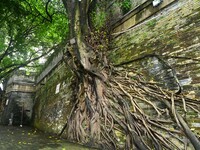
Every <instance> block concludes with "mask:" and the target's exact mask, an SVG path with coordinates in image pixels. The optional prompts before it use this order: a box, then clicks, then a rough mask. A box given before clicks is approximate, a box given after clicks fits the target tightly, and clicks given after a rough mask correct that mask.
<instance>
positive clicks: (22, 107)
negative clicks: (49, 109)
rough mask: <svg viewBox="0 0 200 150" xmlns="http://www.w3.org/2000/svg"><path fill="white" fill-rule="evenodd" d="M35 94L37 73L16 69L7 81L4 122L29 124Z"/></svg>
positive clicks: (2, 118) (3, 113) (3, 105)
mask: <svg viewBox="0 0 200 150" xmlns="http://www.w3.org/2000/svg"><path fill="white" fill-rule="evenodd" d="M34 96H35V74H30V75H26V72H25V71H21V70H18V71H15V72H13V74H12V75H11V76H10V77H9V78H8V80H7V81H6V83H5V96H4V98H3V100H2V103H1V104H2V114H1V122H2V124H6V125H7V124H10V122H9V119H11V120H12V124H13V125H24V124H26V125H28V124H30V123H31V119H32V112H33V111H32V109H33V104H34Z"/></svg>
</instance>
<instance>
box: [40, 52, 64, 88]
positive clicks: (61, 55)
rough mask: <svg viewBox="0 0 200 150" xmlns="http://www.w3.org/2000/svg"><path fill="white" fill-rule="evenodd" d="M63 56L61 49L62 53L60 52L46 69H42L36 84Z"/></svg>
mask: <svg viewBox="0 0 200 150" xmlns="http://www.w3.org/2000/svg"><path fill="white" fill-rule="evenodd" d="M62 57H63V52H62V51H61V52H60V53H58V55H57V56H55V57H54V58H53V60H52V61H51V63H49V65H48V66H47V67H46V68H45V69H44V71H42V73H40V75H39V76H38V77H37V78H36V84H38V83H39V82H41V81H42V80H43V79H44V78H45V77H46V76H47V75H48V74H49V73H50V72H51V71H52V70H53V69H54V68H55V67H56V66H57V65H58V64H59V63H60V62H61V60H62Z"/></svg>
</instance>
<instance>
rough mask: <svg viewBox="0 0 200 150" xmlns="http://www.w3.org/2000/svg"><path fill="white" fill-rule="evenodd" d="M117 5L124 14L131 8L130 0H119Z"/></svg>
mask: <svg viewBox="0 0 200 150" xmlns="http://www.w3.org/2000/svg"><path fill="white" fill-rule="evenodd" d="M119 5H120V7H121V9H122V12H123V14H126V13H127V12H129V11H130V10H131V0H120V2H119Z"/></svg>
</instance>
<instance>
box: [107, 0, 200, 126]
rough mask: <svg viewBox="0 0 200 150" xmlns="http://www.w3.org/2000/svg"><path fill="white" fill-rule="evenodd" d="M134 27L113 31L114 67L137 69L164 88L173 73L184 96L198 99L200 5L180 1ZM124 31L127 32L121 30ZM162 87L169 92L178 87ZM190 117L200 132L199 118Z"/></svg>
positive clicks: (112, 58)
mask: <svg viewBox="0 0 200 150" xmlns="http://www.w3.org/2000/svg"><path fill="white" fill-rule="evenodd" d="M163 2H164V1H163ZM155 9H156V8H155ZM141 15H142V14H141ZM132 23H133V24H132V25H131V22H129V24H128V27H127V28H126V26H125V25H124V24H123V23H122V26H120V25H119V28H118V29H117V30H114V32H113V41H112V46H111V47H112V48H111V51H110V54H109V56H110V59H111V61H112V62H113V63H114V64H115V65H120V64H121V65H122V64H128V65H131V66H134V68H137V69H138V71H140V72H143V73H145V74H146V78H147V79H148V80H149V81H152V80H153V81H158V82H160V83H163V84H165V83H166V82H167V80H165V77H166V76H167V73H166V72H167V71H169V74H172V73H174V74H172V75H171V76H172V77H174V76H175V78H177V79H178V82H179V84H180V85H181V86H182V92H183V93H184V94H186V95H187V96H188V97H189V98H197V99H199V98H200V1H199V0H189V1H185V0H179V1H176V2H175V3H172V4H170V5H168V6H167V7H166V8H164V9H163V10H162V11H159V12H157V13H155V14H151V16H150V17H148V18H147V19H145V20H144V21H142V22H140V23H139V24H134V22H132ZM122 28H124V30H120V29H122ZM163 62H164V65H163ZM163 66H167V69H166V68H164V67H163ZM168 76H169V75H168ZM168 81H169V80H168ZM163 86H164V87H165V88H169V89H170V87H173V86H177V85H173V84H172V85H169V84H165V85H163ZM199 110H200V108H199ZM187 115H188V121H189V122H191V127H193V126H194V127H198V128H199V124H198V123H199V122H200V118H199V116H198V114H196V113H192V112H189V113H188V114H187ZM191 118H192V119H191ZM190 119H191V120H190ZM192 122H196V123H197V124H198V125H197V124H192Z"/></svg>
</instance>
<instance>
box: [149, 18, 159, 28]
mask: <svg viewBox="0 0 200 150" xmlns="http://www.w3.org/2000/svg"><path fill="white" fill-rule="evenodd" d="M156 22H157V21H156V19H153V20H150V21H149V22H147V26H149V27H150V28H153V27H154V26H155V25H156Z"/></svg>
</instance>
